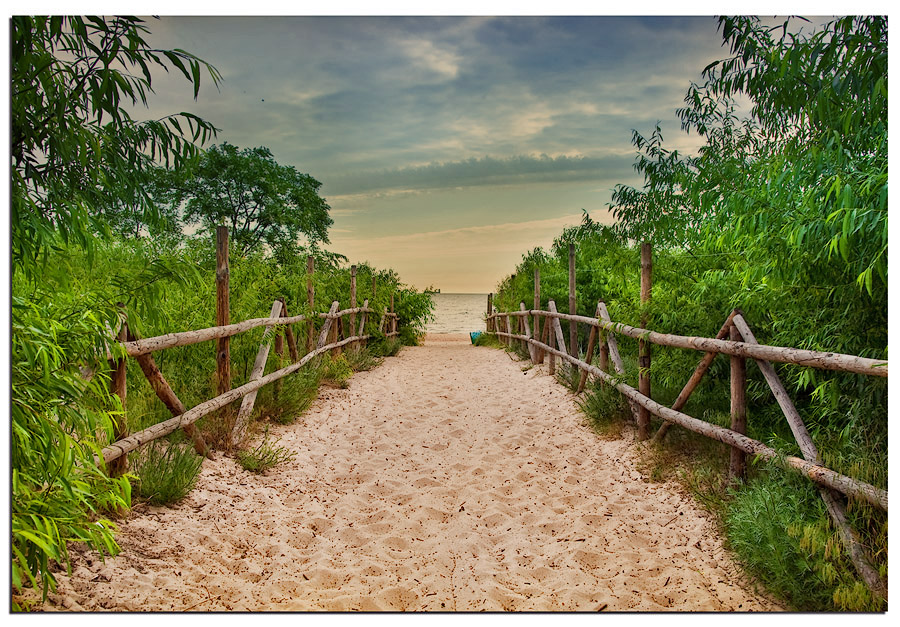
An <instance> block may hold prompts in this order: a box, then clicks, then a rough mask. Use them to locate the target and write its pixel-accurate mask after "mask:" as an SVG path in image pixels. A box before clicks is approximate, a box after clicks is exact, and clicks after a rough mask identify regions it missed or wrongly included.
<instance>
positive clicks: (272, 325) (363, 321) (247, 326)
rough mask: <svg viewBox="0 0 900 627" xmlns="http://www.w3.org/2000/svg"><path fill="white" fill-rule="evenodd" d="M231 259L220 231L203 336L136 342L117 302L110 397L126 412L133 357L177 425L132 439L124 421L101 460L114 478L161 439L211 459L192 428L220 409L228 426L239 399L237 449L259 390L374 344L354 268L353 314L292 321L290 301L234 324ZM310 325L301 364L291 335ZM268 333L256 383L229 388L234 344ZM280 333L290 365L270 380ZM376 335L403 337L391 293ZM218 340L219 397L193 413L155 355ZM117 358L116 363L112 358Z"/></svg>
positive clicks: (310, 266)
mask: <svg viewBox="0 0 900 627" xmlns="http://www.w3.org/2000/svg"><path fill="white" fill-rule="evenodd" d="M314 269H315V264H314V260H313V257H312V256H309V257H308V258H307V271H308V275H307V300H308V302H307V305H308V307H309V308H310V309H313V308H314V306H315V304H314V303H315V292H314V289H313V283H312V274H313V272H314ZM229 277H230V270H229V260H228V229H227V228H226V227H219V228H218V229H217V230H216V322H217V324H216V326H214V327H208V328H205V329H197V330H193V331H181V332H177V333H167V334H165V335H160V336H156V337H150V338H143V339H141V338H138V337H136V336H135V335H134V333H133V332H132V331H131V330H130V329H129V328H128V322H127V317H126V315H125V312H124V306H123V305H122V304H121V303H119V306H120V308H122V311H121V312H120V316H119V322H118V328H117V329H115V330H112V329H108V331H109V338H110V340H109V342H110V344H117V345H118V347H119V348H120V349H121V351H113V350H112V347H111V346H108V347H107V359H108V360H109V364H110V368H111V370H112V376H111V381H110V390H111V392H112V393H113V394H115V395H116V396H118V397H119V399H120V401H121V403H122V407H123V408H125V406H126V395H127V388H126V384H125V378H126V370H125V358H123V357H122V356H121V355H122V353H124V355H125V356H127V357H133V358H135V359H136V360H137V362H138V364H139V365H140V367H141V371H142V372H143V374H144V376H145V377H146V378H147V380H148V382H149V383H150V386H151V388H152V389H153V391H154V393H155V394H156V395H157V397H158V398H159V399H160V400H161V401H162V402H163V404H164V405H165V406H166V408H167V409H168V410H169V412H170V413H171V414H172V418H170V419H169V420H165V421H163V422H160V423H157V424H155V425H153V426H151V427H148V428H146V429H144V430H142V431H140V432H138V433H135V434H131V435H129V434H128V429H127V421H126V417H125V415H124V413H123V415H120V416H119V417H118V418H117V420H116V424H115V425H114V436H113V437H114V438H115V440H116V441H115V442H113V443H112V444H110V445H109V446H106V447H105V448H103V449H102V450H101V452H100V455H99V456H98V459H97V461H98V463H99V461H100V459H101V458H102V460H103V462H104V463H105V464H107V465H108V466H107V470H108V472H110V474H112V475H116V474H121V473H122V472H124V470H125V468H126V455H127V454H128V453H129V452H131V451H133V450H135V449H137V448H139V447H140V446H142V445H144V444H146V443H148V442H151V441H153V440H156V439H158V438H160V437H163V436H165V435H168V434H169V433H172V432H173V431H175V430H177V429H183V430H184V432H185V434H186V435H188V437H190V439H191V441H192V442H193V445H194V449H195V450H196V451H197V452H198V453H200V454H201V455H206V456H208V457H211V456H212V452H211V450H210V448H209V446H207V443H206V442H205V440H204V438H203V436H202V435H201V433H200V431H199V430H198V429H197V428H196V427H195V426H194V423H195V422H196V421H197V420H199V419H200V418H202V417H204V416H207V415H209V414H211V413H212V412H214V411H216V410H222V411H223V412H229V413H223V414H222V415H221V418H220V419H221V420H222V422H223V424H224V423H227V422H228V421H229V420H230V416H231V414H230V408H229V405H230V404H231V403H232V402H233V401H236V400H238V399H243V402H242V403H241V409H240V411H239V413H238V415H237V418H236V420H235V422H234V425H233V427H232V429H231V434H230V444H231V446H236V445H237V444H238V443H239V442H240V441H241V439H242V438H243V434H244V430H245V428H246V426H247V422H248V421H249V418H250V415H251V413H252V411H253V405H254V403H255V401H256V393H257V391H258V390H259V389H260V388H262V387H264V386H266V385H268V384H269V383H276V392H277V390H278V386H280V385H281V383H280V380H281V379H282V378H284V377H286V376H287V375H289V374H292V373H294V372H297V371H298V370H300V368H302V367H303V366H305V365H306V364H308V363H309V362H310V361H311V360H312V359H313V358H315V357H317V356H319V355H322V354H324V353H327V352H329V351H335V352H340V351H341V349H342V348H343V347H345V346H348V345H349V346H354V345H357V344H360V343H364V342H366V341H367V340H368V339H370V338H371V337H372V335H373V334H372V333H371V332H370V333H366V326H367V324H369V325H370V326H373V325H374V321H373V320H371V319H370V317H369V314H373V316H374V314H377V312H376V311H375V310H374V309H371V308H370V307H369V301H368V299H367V300H365V301H364V303H363V306H362V307H357V304H356V296H357V293H356V278H357V277H356V266H351V268H350V307H349V308H347V309H343V310H340V311H339V310H338V307H339V302H338V301H334V302H333V303H331V308H330V309H329V310H328V312H327V313H326V312H322V313H314V314H308V315H299V316H289V315H288V311H287V303H286V302H285V299H284V298H278V299H276V300H275V301H274V302H273V303H272V309H271V312H270V314H269V316H268V317H266V318H252V319H249V320H244V321H243V322H238V323H234V324H230V323H229V311H228V309H229V304H228V303H229V297H230V294H229ZM376 288H377V284H376V280H375V277H374V276H373V277H372V296H373V298H374V296H375V291H376ZM357 315H359V325H358V326H357ZM348 317H349V323H347V324H345V323H344V319H345V318H348ZM318 319H323V320H324V323H323V325H322V328H321V330H320V333H319V336H318V341H315V340H314V333H315V325H314V323H313V322H314V320H318ZM301 322H305V323H307V324H306V326H307V327H308V334H307V338H308V339H307V343H306V348H307V354H306V355H304V356H303V357H302V358H301V357H300V355H299V350H298V347H297V339H296V336H295V335H294V333H293V330H292V328H291V325H292V324H296V323H301ZM262 326H264V327H266V330H265V332H264V333H263V340H262V343H261V345H260V348H259V351H258V352H257V356H256V361H255V363H254V365H253V370H252V372H251V374H250V380H249V381H248V382H247V383H245V384H244V385H242V386H239V387H237V388H232V387H231V359H230V348H229V340H230V338H231V337H233V336H235V335H237V334H239V333H244V332H246V331H250V330H252V329H255V328H258V327H262ZM273 332H274V333H275V337H274V345H275V352H276V353H277V354H278V355H279V356H281V355H282V354H283V351H284V340H285V339H286V340H287V343H288V349H289V352H290V360H291V361H292V362H294V363H292V364H291V365H289V366H286V367H284V368H281V369H280V370H277V371H275V372H272V373H270V374H268V375H266V376H263V372H265V366H266V362H267V360H268V355H269V347H270V343H269V339H268V338H269V337H270V336H271V334H272V333H273ZM378 334H379V335H383V336H384V337H388V338H391V337H396V336H398V335H399V334H400V330H399V317H398V315H397V313H396V312H395V311H394V293H393V292H392V293H391V294H390V310H388V308H387V307H385V308H384V311H383V312H382V313H381V319H380V322H379V324H378ZM211 340H216V380H217V389H218V395H217V396H216V397H215V398H212V399H210V400H208V401H205V402H203V403H200V404H199V405H197V406H195V407H193V408H191V409H187V408H186V407H185V405H184V403H182V402H181V400H180V399H179V398H178V396H177V395H176V394H175V392H174V391H173V390H172V387H171V386H170V385H169V383H168V381H166V379H165V377H164V376H163V375H162V373H161V372H160V370H159V367H158V366H157V365H156V361H155V360H154V359H153V353H154V352H157V351H161V350H166V349H169V348H174V347H176V346H189V345H191V344H198V343H200V342H207V341H211ZM114 353H116V354H115V356H114Z"/></svg>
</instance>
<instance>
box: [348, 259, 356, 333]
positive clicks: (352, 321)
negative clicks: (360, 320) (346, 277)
mask: <svg viewBox="0 0 900 627" xmlns="http://www.w3.org/2000/svg"><path fill="white" fill-rule="evenodd" d="M350 309H356V266H355V265H353V266H350ZM355 329H356V314H355V313H352V314H350V333H349V335H353V331H354V330H355Z"/></svg>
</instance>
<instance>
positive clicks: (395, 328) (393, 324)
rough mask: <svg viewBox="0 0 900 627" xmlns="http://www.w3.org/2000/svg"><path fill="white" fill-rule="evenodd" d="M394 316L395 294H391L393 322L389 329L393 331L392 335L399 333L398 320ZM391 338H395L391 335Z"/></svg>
mask: <svg viewBox="0 0 900 627" xmlns="http://www.w3.org/2000/svg"><path fill="white" fill-rule="evenodd" d="M393 314H394V292H391V322H390V324H388V328H389V329H390V330H391V333H392V334H393V333H395V332H396V331H397V318H396V317H395V316H394V315H393ZM391 337H394V336H393V335H391Z"/></svg>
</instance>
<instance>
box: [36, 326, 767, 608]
mask: <svg viewBox="0 0 900 627" xmlns="http://www.w3.org/2000/svg"><path fill="white" fill-rule="evenodd" d="M525 367H527V363H526V362H518V361H514V360H513V359H512V358H511V357H510V356H509V355H508V354H506V353H504V352H502V351H499V350H495V349H489V348H481V347H473V346H471V345H470V343H469V341H468V338H467V337H465V336H446V335H445V336H441V335H435V336H429V337H428V338H427V340H426V341H425V343H424V345H423V346H418V347H408V348H404V349H403V350H402V351H401V353H400V354H399V355H398V356H396V357H392V358H388V359H386V360H385V362H384V363H383V364H382V365H381V366H380V367H378V368H376V369H374V370H372V371H369V372H363V373H358V374H356V375H354V376H353V378H352V379H351V381H350V385H349V388H348V389H333V388H323V389H322V390H321V391H320V394H319V398H318V400H317V401H316V402H315V403H314V405H313V407H312V408H311V409H310V410H308V411H307V412H306V413H305V414H304V415H303V416H302V417H300V418H299V419H298V420H297V421H296V422H295V423H294V424H292V425H287V426H275V427H274V428H273V429H272V431H270V435H272V434H274V435H275V436H277V437H280V438H281V442H280V444H281V445H282V446H286V447H289V448H290V449H292V450H293V451H295V452H296V457H295V459H294V460H293V461H291V462H289V463H286V464H283V465H281V466H279V467H277V468H275V469H273V470H270V471H268V472H267V473H266V474H264V475H261V476H260V475H253V474H250V473H248V472H246V471H244V470H242V469H241V468H240V466H239V465H237V464H236V462H235V461H234V460H232V459H230V458H227V457H224V456H219V457H218V458H217V459H216V460H214V461H209V460H207V461H205V462H204V464H203V470H202V474H201V476H200V479H199V482H198V485H197V487H196V488H195V489H194V491H193V492H191V494H190V495H189V496H188V497H187V498H185V499H184V500H183V501H182V502H181V503H179V504H177V505H175V506H173V507H150V506H147V505H138V506H136V507H135V508H134V510H133V511H132V513H131V514H130V515H129V516H128V517H127V519H125V520H122V521H120V523H119V527H120V533H119V536H118V539H119V542H120V544H121V546H122V552H121V553H120V554H119V555H118V556H117V557H115V558H108V559H107V560H106V562H105V563H104V562H103V561H101V560H100V559H99V558H98V557H97V556H96V555H95V554H92V553H90V552H86V551H83V550H76V551H75V553H74V562H73V567H74V572H73V574H72V576H71V577H68V576H64V575H61V576H60V577H59V588H58V591H57V593H56V594H53V595H51V602H50V603H47V604H45V606H44V608H43V609H47V610H53V609H64V610H92V611H98V610H100V611H102V610H126V611H173V610H174V611H181V610H196V611H223V610H244V611H246V610H251V611H298V610H300V611H302V610H332V611H334V610H338V611H343V610H369V611H371V610H415V611H452V610H492V611H500V610H587V611H596V610H605V611H667V610H675V611H774V610H779V609H781V608H779V607H778V605H776V604H775V603H773V602H771V601H769V600H766V599H765V598H764V597H763V596H761V595H759V594H757V593H755V592H753V591H752V589H751V588H750V587H748V585H747V584H746V581H745V579H744V578H743V577H742V576H741V574H740V573H739V571H738V569H737V568H736V567H735V566H734V564H733V563H732V561H731V559H730V557H729V556H728V554H727V553H726V552H725V551H724V550H723V548H722V543H721V541H720V539H718V538H717V536H716V532H715V528H714V526H713V524H712V523H711V521H710V520H708V519H707V517H705V516H704V515H703V513H702V512H701V511H700V510H699V508H698V507H697V505H696V504H694V503H693V502H692V501H691V499H690V497H689V496H686V495H685V494H684V493H683V490H680V489H679V488H678V487H677V486H674V485H671V484H665V483H649V482H647V481H645V480H644V478H643V477H642V476H641V474H640V473H639V472H638V471H637V470H636V469H635V468H636V465H635V456H636V455H638V454H640V452H639V450H638V447H637V445H635V444H634V443H633V442H632V439H631V437H630V435H627V434H626V437H625V438H623V439H620V440H613V441H610V440H603V439H600V438H598V437H597V436H596V435H595V434H594V433H593V432H592V431H591V430H590V429H589V428H588V427H587V426H585V425H584V422H583V418H582V416H581V415H580V414H579V412H578V410H577V408H576V406H575V404H574V400H573V398H574V397H573V396H572V394H571V393H570V392H568V391H566V390H565V388H563V387H562V386H560V385H559V384H557V383H556V382H555V381H554V380H553V379H552V378H551V377H549V376H548V375H547V373H546V370H545V368H544V367H535V368H531V369H528V370H524V371H523V369H524V368H525Z"/></svg>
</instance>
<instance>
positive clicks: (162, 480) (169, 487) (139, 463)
mask: <svg viewBox="0 0 900 627" xmlns="http://www.w3.org/2000/svg"><path fill="white" fill-rule="evenodd" d="M131 460H132V463H133V465H134V466H133V468H134V474H135V475H136V479H135V481H134V484H133V486H132V489H133V491H134V495H135V496H137V497H138V498H140V499H141V500H143V501H146V502H148V503H150V504H151V505H168V504H170V503H176V502H178V501H180V500H181V499H183V498H184V497H185V496H186V495H187V493H188V492H190V491H191V490H192V489H193V487H194V485H195V484H196V483H197V477H198V476H199V475H200V467H201V465H202V464H203V458H202V457H200V456H199V455H197V454H196V453H195V452H194V450H193V449H192V448H191V447H190V445H188V444H186V443H178V444H175V443H171V442H163V441H155V442H151V443H150V444H147V445H146V446H144V447H143V448H141V449H139V450H138V452H137V454H135V455H133V456H132V457H131Z"/></svg>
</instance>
